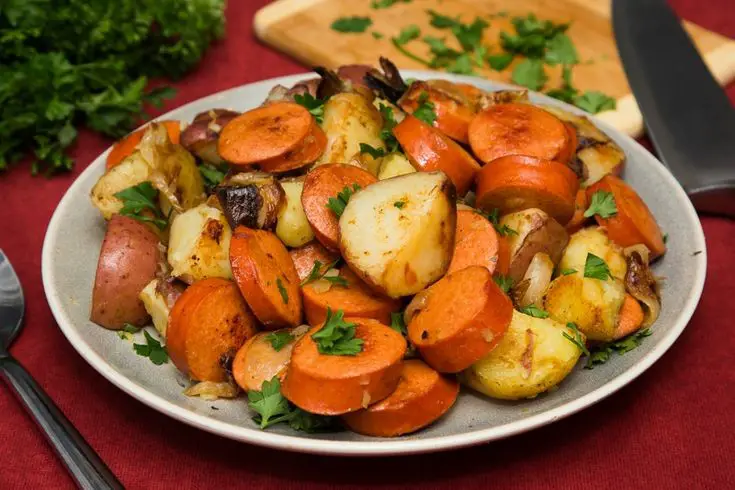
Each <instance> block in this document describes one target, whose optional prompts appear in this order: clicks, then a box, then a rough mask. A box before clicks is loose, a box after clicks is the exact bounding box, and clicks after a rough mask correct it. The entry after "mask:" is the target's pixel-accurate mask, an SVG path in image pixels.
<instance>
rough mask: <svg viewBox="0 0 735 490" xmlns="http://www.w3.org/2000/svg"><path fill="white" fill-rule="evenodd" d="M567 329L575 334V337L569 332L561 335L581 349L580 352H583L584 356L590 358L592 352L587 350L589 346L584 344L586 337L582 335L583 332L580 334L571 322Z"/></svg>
mask: <svg viewBox="0 0 735 490" xmlns="http://www.w3.org/2000/svg"><path fill="white" fill-rule="evenodd" d="M567 328H569V329H570V330H571V331H572V332H573V334H574V336H571V335H569V334H568V333H567V332H562V333H561V334H562V335H563V336H564V338H566V339H567V340H569V342H571V343H573V344H574V345H576V346H577V347H579V350H581V351H582V353H583V354H584V355H586V356H589V355H590V351H589V350H587V346H586V345H585V343H584V336H583V335H582V332H580V331H579V329H578V328H577V325H576V324H574V323H572V322H569V323H567Z"/></svg>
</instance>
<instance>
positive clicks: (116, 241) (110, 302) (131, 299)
mask: <svg viewBox="0 0 735 490" xmlns="http://www.w3.org/2000/svg"><path fill="white" fill-rule="evenodd" d="M161 260H162V257H161V252H160V251H159V249H158V237H157V236H156V234H155V233H153V231H151V230H150V228H148V227H147V226H146V225H144V224H143V223H141V222H140V221H136V220H134V219H133V218H129V217H127V216H121V215H119V214H116V215H114V216H113V217H112V219H111V220H110V222H109V223H108V225H107V232H106V233H105V238H104V240H103V242H102V249H101V250H100V258H99V261H98V262H97V273H96V275H95V279H94V289H93V290H92V311H91V314H90V320H91V321H93V322H94V323H96V324H98V325H101V326H103V327H105V328H109V329H111V330H120V329H122V328H123V327H124V326H125V324H126V323H130V324H131V325H135V326H138V327H142V326H144V325H146V323H147V322H148V320H149V319H150V316H149V315H148V312H146V310H145V306H143V302H142V301H141V300H140V298H138V295H139V294H140V292H141V291H142V290H143V288H144V287H145V286H146V285H147V284H148V283H149V282H151V281H152V280H153V279H154V278H155V275H156V268H157V267H158V263H159V262H160V261H161Z"/></svg>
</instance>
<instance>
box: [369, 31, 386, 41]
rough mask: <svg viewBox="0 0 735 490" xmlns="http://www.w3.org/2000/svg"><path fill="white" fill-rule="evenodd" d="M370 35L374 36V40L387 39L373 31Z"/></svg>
mask: <svg viewBox="0 0 735 490" xmlns="http://www.w3.org/2000/svg"><path fill="white" fill-rule="evenodd" d="M370 34H371V35H372V36H373V39H383V37H385V36H383V35H382V34H381V33H379V32H378V31H373V32H371V33H370Z"/></svg>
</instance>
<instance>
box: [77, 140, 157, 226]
mask: <svg viewBox="0 0 735 490" xmlns="http://www.w3.org/2000/svg"><path fill="white" fill-rule="evenodd" d="M150 175H151V167H150V166H149V165H148V164H147V163H146V162H145V160H143V159H142V158H140V156H139V155H138V154H133V155H132V156H130V157H128V158H126V159H125V160H123V161H122V163H120V164H119V165H116V166H114V167H112V168H111V169H110V170H108V171H107V172H105V174H104V175H103V176H102V177H100V178H99V180H98V181H97V183H96V184H95V185H94V187H92V192H91V194H90V197H91V199H92V204H94V207H96V208H97V209H99V211H100V213H102V217H103V218H105V219H107V220H109V219H110V218H112V215H113V214H116V213H119V212H120V210H121V209H122V207H123V202H122V201H121V200H120V199H118V198H117V197H115V194H117V193H118V192H120V191H122V190H125V189H127V188H128V187H133V186H136V185H138V184H141V183H143V182H145V181H147V180H149V178H150Z"/></svg>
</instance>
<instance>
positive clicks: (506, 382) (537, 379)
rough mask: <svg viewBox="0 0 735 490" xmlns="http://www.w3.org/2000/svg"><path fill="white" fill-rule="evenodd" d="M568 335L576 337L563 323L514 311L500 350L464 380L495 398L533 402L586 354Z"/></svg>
mask: <svg viewBox="0 0 735 490" xmlns="http://www.w3.org/2000/svg"><path fill="white" fill-rule="evenodd" d="M564 332H566V333H567V335H569V336H572V337H573V336H574V333H573V332H572V331H571V330H570V329H568V328H567V327H566V326H565V325H564V324H563V323H558V322H555V321H554V320H551V319H549V318H534V317H531V316H528V315H524V314H523V313H519V312H517V311H514V312H513V320H512V321H511V323H510V326H509V327H508V331H507V332H506V334H505V336H504V337H503V339H502V340H501V341H500V343H499V344H498V346H497V347H496V348H495V349H494V350H493V351H492V352H491V353H490V354H488V355H487V356H486V357H484V358H483V359H481V360H480V361H478V362H476V363H475V364H473V365H472V366H470V367H469V368H468V369H466V370H465V371H463V372H462V374H461V375H460V379H461V380H462V382H463V383H464V384H466V385H467V386H469V387H470V388H473V389H475V390H477V391H479V392H480V393H484V394H485V395H488V396H491V397H493V398H501V399H504V400H518V399H520V398H533V397H535V396H536V395H538V394H539V393H543V392H544V391H547V390H548V389H549V388H552V387H553V386H556V385H558V384H559V383H560V382H561V381H562V380H563V379H564V378H566V377H567V375H568V374H569V373H570V372H571V371H572V369H573V368H574V365H575V364H576V363H577V360H578V359H579V357H580V355H581V354H582V351H581V350H580V349H579V347H577V346H576V345H574V343H572V342H571V341H570V340H569V339H567V338H566V337H565V336H564Z"/></svg>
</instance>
